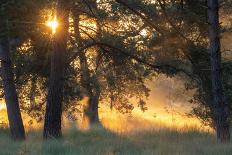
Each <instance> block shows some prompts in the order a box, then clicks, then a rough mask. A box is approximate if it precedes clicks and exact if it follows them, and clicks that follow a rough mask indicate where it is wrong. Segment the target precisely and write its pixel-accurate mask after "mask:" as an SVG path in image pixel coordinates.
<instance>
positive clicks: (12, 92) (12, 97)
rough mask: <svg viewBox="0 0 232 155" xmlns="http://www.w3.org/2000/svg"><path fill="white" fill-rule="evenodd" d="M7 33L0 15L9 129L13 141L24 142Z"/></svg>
mask: <svg viewBox="0 0 232 155" xmlns="http://www.w3.org/2000/svg"><path fill="white" fill-rule="evenodd" d="M7 33H8V28H7V19H6V18H5V16H4V15H2V14H1V13H0V57H1V77H2V81H3V89H4V94H5V102H6V107H7V115H8V120H9V127H10V132H11V136H12V138H13V139H15V140H23V139H25V131H24V126H23V121H22V117H21V113H20V108H19V101H18V95H17V92H16V88H15V83H14V74H13V71H12V64H11V59H10V47H9V40H8V35H7Z"/></svg>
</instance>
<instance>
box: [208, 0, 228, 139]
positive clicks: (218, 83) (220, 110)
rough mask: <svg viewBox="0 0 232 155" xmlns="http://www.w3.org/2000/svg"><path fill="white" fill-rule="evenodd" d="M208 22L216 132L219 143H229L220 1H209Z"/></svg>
mask: <svg viewBox="0 0 232 155" xmlns="http://www.w3.org/2000/svg"><path fill="white" fill-rule="evenodd" d="M208 20H209V24H210V26H209V40H210V54H211V76H212V89H213V95H214V105H215V118H216V132H217V138H218V140H219V141H221V142H228V141H229V140H230V130H229V129H230V125H229V107H228V104H227V103H226V101H225V96H224V92H223V85H222V69H221V53H220V38H219V31H220V25H219V4H218V0H208Z"/></svg>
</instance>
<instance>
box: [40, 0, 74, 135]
mask: <svg viewBox="0 0 232 155" xmlns="http://www.w3.org/2000/svg"><path fill="white" fill-rule="evenodd" d="M69 10H70V4H69V1H66V0H58V2H57V8H56V17H57V21H58V22H59V27H58V28H57V30H56V33H55V34H54V40H53V41H54V49H53V50H52V54H51V71H50V79H49V86H48V96H47V105H46V113H45V123H44V138H45V139H51V138H58V137H61V135H62V133H61V117H62V102H63V84H64V83H63V82H64V71H65V64H66V63H65V62H66V53H67V39H68V23H69V22H68V20H69Z"/></svg>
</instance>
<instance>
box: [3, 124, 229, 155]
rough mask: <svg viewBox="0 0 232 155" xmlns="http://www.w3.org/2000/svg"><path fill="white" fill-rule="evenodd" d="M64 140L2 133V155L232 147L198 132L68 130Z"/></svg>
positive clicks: (175, 154)
mask: <svg viewBox="0 0 232 155" xmlns="http://www.w3.org/2000/svg"><path fill="white" fill-rule="evenodd" d="M63 134H64V135H63V138H62V139H59V140H53V141H46V142H43V141H42V132H40V131H30V132H29V133H28V136H27V139H26V141H24V142H15V141H12V140H11V139H10V138H9V134H8V130H5V129H2V130H0V155H117V154H119V155H231V154H232V143H230V144H224V145H223V144H220V143H218V142H217V141H216V139H215V137H214V135H212V134H210V133H201V132H199V131H197V130H195V129H192V130H190V129H189V130H188V131H184V132H180V131H178V130H175V129H160V130H146V131H139V132H133V133H129V134H116V133H112V132H110V131H109V130H106V129H103V128H100V127H98V128H94V129H92V130H90V131H80V130H78V129H76V128H71V129H67V130H65V131H64V133H63Z"/></svg>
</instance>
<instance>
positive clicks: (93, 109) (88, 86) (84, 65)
mask: <svg viewBox="0 0 232 155" xmlns="http://www.w3.org/2000/svg"><path fill="white" fill-rule="evenodd" d="M75 16H76V18H74V29H75V33H76V40H77V42H78V44H79V45H80V46H81V44H82V39H81V36H80V32H79V16H80V15H79V14H78V13H77V14H75ZM79 59H80V66H81V86H82V87H83V88H84V89H85V90H86V92H85V95H87V96H88V98H89V100H88V102H87V103H86V105H84V108H83V123H84V124H86V125H88V126H91V125H93V124H97V123H99V117H98V103H99V95H97V94H94V93H93V92H94V90H93V89H94V87H95V86H94V85H93V83H92V80H91V75H90V70H89V65H88V62H87V57H86V55H85V53H84V51H80V53H79Z"/></svg>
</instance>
